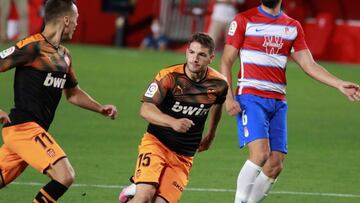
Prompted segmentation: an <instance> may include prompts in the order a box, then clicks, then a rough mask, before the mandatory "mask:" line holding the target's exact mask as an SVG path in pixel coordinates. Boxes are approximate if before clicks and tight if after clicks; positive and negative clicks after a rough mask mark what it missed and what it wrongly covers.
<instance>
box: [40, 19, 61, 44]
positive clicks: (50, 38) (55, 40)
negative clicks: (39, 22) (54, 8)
mask: <svg viewBox="0 0 360 203" xmlns="http://www.w3.org/2000/svg"><path fill="white" fill-rule="evenodd" d="M59 30H62V29H60V28H58V27H56V26H54V25H46V26H45V28H44V30H43V31H42V33H41V34H42V35H43V36H44V37H45V39H46V41H47V42H49V43H50V44H51V45H53V46H54V47H56V48H58V47H59V45H60V42H61V33H62V32H59Z"/></svg>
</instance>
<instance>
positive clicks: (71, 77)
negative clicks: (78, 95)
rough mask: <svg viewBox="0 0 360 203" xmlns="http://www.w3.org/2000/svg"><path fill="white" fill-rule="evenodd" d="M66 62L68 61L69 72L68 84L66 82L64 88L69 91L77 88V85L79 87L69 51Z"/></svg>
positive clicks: (67, 74)
mask: <svg viewBox="0 0 360 203" xmlns="http://www.w3.org/2000/svg"><path fill="white" fill-rule="evenodd" d="M65 60H68V63H69V70H68V72H67V73H66V82H65V86H64V88H65V89H68V88H73V87H76V85H78V81H77V78H76V74H75V71H74V69H73V66H72V58H71V55H70V54H69V51H68V50H66V57H65Z"/></svg>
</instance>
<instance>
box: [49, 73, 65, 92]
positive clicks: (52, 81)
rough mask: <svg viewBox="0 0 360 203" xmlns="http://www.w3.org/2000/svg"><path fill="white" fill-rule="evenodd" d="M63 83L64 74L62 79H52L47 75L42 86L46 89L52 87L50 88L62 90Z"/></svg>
mask: <svg viewBox="0 0 360 203" xmlns="http://www.w3.org/2000/svg"><path fill="white" fill-rule="evenodd" d="M65 82H66V74H64V77H63V78H57V77H53V76H52V75H51V73H48V74H47V76H46V78H45V81H44V86H47V87H51V86H52V87H55V88H61V89H63V88H64V85H65Z"/></svg>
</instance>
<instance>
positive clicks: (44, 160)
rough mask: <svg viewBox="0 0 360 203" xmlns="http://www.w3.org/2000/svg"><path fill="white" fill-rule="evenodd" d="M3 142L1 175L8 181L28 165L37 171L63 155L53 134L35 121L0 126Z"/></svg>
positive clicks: (45, 168) (6, 182) (0, 157)
mask: <svg viewBox="0 0 360 203" xmlns="http://www.w3.org/2000/svg"><path fill="white" fill-rule="evenodd" d="M2 136H3V141H4V144H3V145H2V146H1V148H0V169H1V173H0V175H1V178H2V181H3V182H4V183H5V184H9V183H10V182H11V181H13V180H14V179H15V178H16V177H17V176H19V175H20V174H21V172H23V171H24V170H25V168H26V167H27V166H28V165H30V166H32V167H34V168H35V169H36V170H38V171H40V172H41V173H45V172H46V170H47V169H48V168H49V166H51V165H53V164H55V163H56V162H57V161H58V160H60V159H62V158H64V157H66V155H65V153H64V151H63V150H62V149H61V148H60V146H59V145H58V144H57V143H56V141H55V140H54V138H53V137H52V136H51V135H50V134H49V133H48V132H46V131H45V130H44V129H43V128H42V127H40V126H39V125H38V124H36V123H35V122H27V123H22V124H18V125H14V126H9V127H5V128H3V129H2Z"/></svg>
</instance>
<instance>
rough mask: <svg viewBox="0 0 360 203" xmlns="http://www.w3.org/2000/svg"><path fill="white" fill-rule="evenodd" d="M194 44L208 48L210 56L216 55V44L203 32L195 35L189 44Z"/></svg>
mask: <svg viewBox="0 0 360 203" xmlns="http://www.w3.org/2000/svg"><path fill="white" fill-rule="evenodd" d="M193 42H198V43H200V44H201V46H203V47H206V48H208V49H209V53H210V54H213V53H214V49H215V43H214V40H213V39H212V38H211V37H210V36H209V35H208V34H205V33H202V32H198V33H195V34H193V35H192V37H191V39H190V41H189V44H191V43H193Z"/></svg>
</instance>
